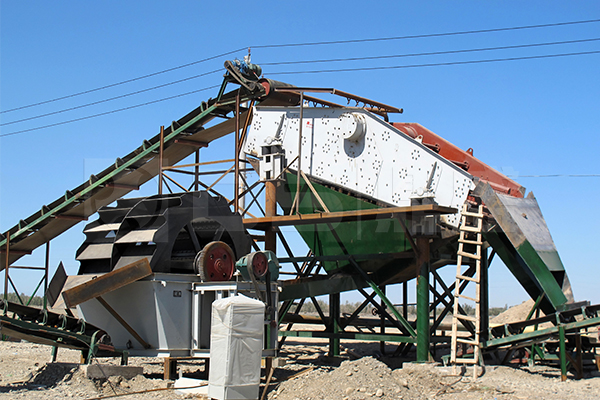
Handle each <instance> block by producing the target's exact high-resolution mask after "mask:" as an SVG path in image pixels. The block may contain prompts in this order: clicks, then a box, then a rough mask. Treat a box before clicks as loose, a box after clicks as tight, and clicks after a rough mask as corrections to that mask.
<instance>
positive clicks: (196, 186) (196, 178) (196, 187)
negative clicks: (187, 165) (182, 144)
mask: <svg viewBox="0 0 600 400" xmlns="http://www.w3.org/2000/svg"><path fill="white" fill-rule="evenodd" d="M195 162H196V165H195V166H194V190H195V191H196V192H197V191H198V190H200V186H199V185H200V183H199V182H198V181H199V180H200V166H199V165H198V164H200V149H198V150H196V159H195Z"/></svg>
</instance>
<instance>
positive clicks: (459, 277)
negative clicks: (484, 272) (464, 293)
mask: <svg viewBox="0 0 600 400" xmlns="http://www.w3.org/2000/svg"><path fill="white" fill-rule="evenodd" d="M456 279H462V280H465V281H471V282H479V281H478V280H477V278H472V277H470V276H465V275H456Z"/></svg>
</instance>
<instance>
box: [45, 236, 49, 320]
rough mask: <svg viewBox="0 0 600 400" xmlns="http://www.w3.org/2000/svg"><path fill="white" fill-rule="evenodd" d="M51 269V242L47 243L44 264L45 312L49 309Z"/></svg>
mask: <svg viewBox="0 0 600 400" xmlns="http://www.w3.org/2000/svg"><path fill="white" fill-rule="evenodd" d="M49 268H50V241H47V242H46V262H45V263H44V310H46V309H48V298H47V297H46V295H47V294H48V269H49Z"/></svg>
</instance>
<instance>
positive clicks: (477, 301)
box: [458, 294, 479, 304]
mask: <svg viewBox="0 0 600 400" xmlns="http://www.w3.org/2000/svg"><path fill="white" fill-rule="evenodd" d="M458 297H462V298H463V299H467V300H471V301H474V302H475V303H477V304H479V300H477V299H474V298H472V297H469V296H465V295H464V294H459V295H458Z"/></svg>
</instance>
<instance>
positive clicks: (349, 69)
mask: <svg viewBox="0 0 600 400" xmlns="http://www.w3.org/2000/svg"><path fill="white" fill-rule="evenodd" d="M598 53H600V50H595V51H582V52H578V53H562V54H548V55H541V56H524V57H510V58H495V59H489V60H472V61H452V62H445V63H431V64H410V65H393V66H387V67H362V68H340V69H322V70H313V71H285V72H273V73H271V74H270V75H293V74H319V73H326V72H355V71H374V70H385V69H401V68H419V67H440V66H446V65H464V64H480V63H491V62H500V61H516V60H533V59H539V58H555V57H568V56H581V55H588V54H598Z"/></svg>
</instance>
